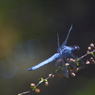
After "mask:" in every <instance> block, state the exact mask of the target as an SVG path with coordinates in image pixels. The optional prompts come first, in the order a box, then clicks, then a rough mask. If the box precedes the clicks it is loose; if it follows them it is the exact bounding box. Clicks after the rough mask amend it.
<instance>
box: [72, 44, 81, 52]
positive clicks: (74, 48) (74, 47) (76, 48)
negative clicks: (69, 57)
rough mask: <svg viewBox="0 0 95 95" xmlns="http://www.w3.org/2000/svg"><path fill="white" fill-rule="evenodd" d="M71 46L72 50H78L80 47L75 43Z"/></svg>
mask: <svg viewBox="0 0 95 95" xmlns="http://www.w3.org/2000/svg"><path fill="white" fill-rule="evenodd" d="M72 48H73V51H79V50H80V47H79V46H77V45H74V46H73V47H72Z"/></svg>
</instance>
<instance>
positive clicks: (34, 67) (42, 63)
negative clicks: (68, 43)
mask: <svg viewBox="0 0 95 95" xmlns="http://www.w3.org/2000/svg"><path fill="white" fill-rule="evenodd" d="M59 56H60V53H55V54H54V55H53V56H51V57H50V58H48V59H47V60H45V61H43V62H41V63H39V64H37V65H35V66H33V67H31V68H29V69H28V71H31V70H35V69H38V68H40V67H42V66H44V65H46V64H48V63H50V62H52V61H54V60H56V59H57V58H58V57H59Z"/></svg>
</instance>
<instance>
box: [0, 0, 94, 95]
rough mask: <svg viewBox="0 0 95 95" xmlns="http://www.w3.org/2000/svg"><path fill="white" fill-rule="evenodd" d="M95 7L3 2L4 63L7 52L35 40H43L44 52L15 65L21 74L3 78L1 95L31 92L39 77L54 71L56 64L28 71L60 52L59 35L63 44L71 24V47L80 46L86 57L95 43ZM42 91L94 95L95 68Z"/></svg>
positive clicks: (71, 1) (62, 1) (63, 0)
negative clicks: (57, 51)
mask: <svg viewBox="0 0 95 95" xmlns="http://www.w3.org/2000/svg"><path fill="white" fill-rule="evenodd" d="M94 4H95V3H94V0H93V1H92V0H89V1H88V0H15V1H14V0H1V1H0V60H1V61H0V64H1V63H2V61H3V60H6V59H8V58H9V54H7V56H6V53H7V51H8V49H9V48H10V47H12V46H14V45H20V44H24V43H26V42H27V41H29V40H32V39H36V40H38V41H40V43H41V46H42V49H41V51H42V53H40V56H39V57H35V58H33V59H31V60H30V61H26V62H21V63H15V65H16V66H17V72H16V74H15V75H14V76H13V77H11V78H4V77H0V95H17V94H18V93H20V92H23V91H27V90H28V89H29V86H30V83H31V82H35V83H37V81H38V78H40V77H47V75H48V74H49V73H51V72H53V71H54V69H55V67H54V62H52V63H50V64H48V65H46V66H44V67H42V68H39V69H38V70H35V71H32V72H28V71H27V69H28V68H29V67H31V66H33V65H35V64H38V63H39V62H41V61H43V60H45V59H47V58H48V57H50V56H51V55H53V54H54V53H55V52H56V49H57V37H56V34H57V33H59V35H60V42H61V43H62V42H63V41H64V40H65V37H66V35H67V31H68V30H69V27H70V25H71V24H73V30H72V32H71V34H70V37H69V40H68V45H69V46H73V45H79V46H80V48H81V49H80V52H79V53H78V56H81V55H83V54H85V53H86V50H87V47H88V46H89V44H90V43H95V7H94V6H95V5H94ZM38 53H39V52H38ZM38 55H39V54H38ZM5 73H7V72H6V71H5ZM40 88H43V89H41V90H42V91H41V93H40V94H38V95H94V94H95V90H94V89H95V66H90V67H88V68H85V69H84V70H81V71H79V72H78V73H77V76H76V77H74V78H70V79H66V78H62V79H60V78H56V79H52V80H51V81H50V86H49V87H46V88H44V87H43V86H41V87H40ZM27 95H36V94H35V93H30V94H27Z"/></svg>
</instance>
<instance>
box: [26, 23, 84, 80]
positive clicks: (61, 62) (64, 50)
mask: <svg viewBox="0 0 95 95" xmlns="http://www.w3.org/2000/svg"><path fill="white" fill-rule="evenodd" d="M72 28H73V27H72V25H71V26H70V29H69V31H68V34H67V37H66V39H65V41H64V42H63V43H62V45H60V43H59V35H58V34H57V41H58V42H57V43H58V49H57V53H55V54H54V55H53V56H51V57H50V58H48V59H46V60H45V61H43V62H41V63H39V64H37V65H35V66H33V67H31V68H29V69H28V71H31V70H35V69H38V68H40V67H42V66H44V65H46V64H48V63H50V62H52V61H55V60H56V64H55V66H56V67H57V68H59V67H61V73H62V74H63V75H65V76H66V77H67V78H69V70H68V68H67V66H66V64H67V63H68V64H69V65H70V66H71V67H73V68H77V67H78V66H79V65H80V64H81V65H82V64H84V63H83V61H82V60H81V59H80V60H77V59H78V57H77V56H75V54H74V52H75V51H78V50H79V49H80V47H79V46H77V45H74V46H72V47H71V46H67V45H66V44H67V40H68V37H69V35H70V32H71V30H72ZM71 59H73V60H74V61H70V60H71Z"/></svg>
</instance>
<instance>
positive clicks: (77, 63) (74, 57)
mask: <svg viewBox="0 0 95 95" xmlns="http://www.w3.org/2000/svg"><path fill="white" fill-rule="evenodd" d="M71 58H72V59H74V60H76V64H75V63H73V62H71V63H70V65H72V66H73V67H74V66H76V65H77V66H82V65H84V61H83V60H82V59H80V60H78V57H77V56H76V55H74V54H71Z"/></svg>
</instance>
